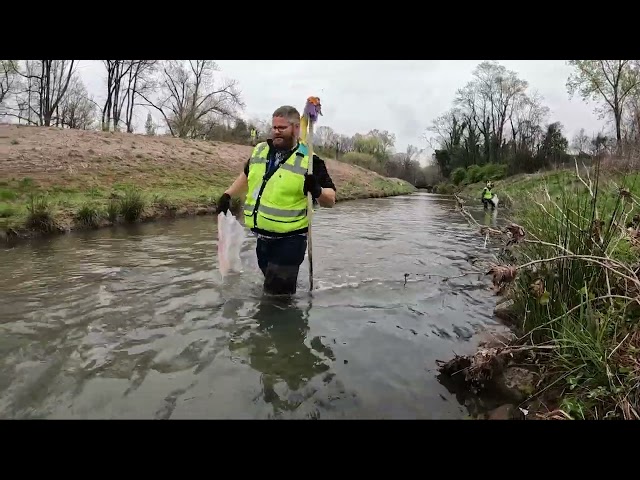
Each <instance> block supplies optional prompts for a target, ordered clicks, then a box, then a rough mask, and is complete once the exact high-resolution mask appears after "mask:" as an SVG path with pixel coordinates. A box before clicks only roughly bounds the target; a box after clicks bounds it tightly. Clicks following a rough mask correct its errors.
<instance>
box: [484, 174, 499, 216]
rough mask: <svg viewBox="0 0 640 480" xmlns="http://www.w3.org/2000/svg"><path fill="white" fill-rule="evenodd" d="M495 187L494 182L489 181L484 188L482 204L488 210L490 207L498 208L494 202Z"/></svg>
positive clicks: (492, 208)
mask: <svg viewBox="0 0 640 480" xmlns="http://www.w3.org/2000/svg"><path fill="white" fill-rule="evenodd" d="M492 188H493V183H491V181H487V185H486V186H485V187H484V188H483V189H482V205H483V206H484V209H485V210H486V209H487V208H488V207H491V210H495V209H496V205H495V204H494V203H493V200H492V199H493V192H492V191H491V189H492Z"/></svg>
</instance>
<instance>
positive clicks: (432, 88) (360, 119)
mask: <svg viewBox="0 0 640 480" xmlns="http://www.w3.org/2000/svg"><path fill="white" fill-rule="evenodd" d="M216 62H217V64H218V65H219V67H220V69H221V72H220V74H221V75H223V76H225V77H228V78H233V79H236V80H237V81H238V82H239V83H240V88H241V90H242V93H243V98H244V101H245V103H246V109H245V111H244V113H243V116H244V117H245V118H247V119H249V118H259V119H263V120H267V119H269V118H270V115H271V113H272V112H273V110H275V109H276V108H277V107H279V106H280V105H284V104H290V105H293V106H296V107H298V108H299V110H301V111H302V108H303V107H304V102H305V100H306V98H307V97H308V96H309V95H316V96H319V97H320V99H321V101H322V110H323V114H324V115H323V116H322V117H320V120H319V122H318V124H317V125H318V126H321V125H326V126H330V127H332V128H333V129H334V130H335V131H336V132H338V133H342V134H346V135H353V134H355V133H357V132H360V133H366V132H368V131H369V130H372V129H374V128H377V129H379V130H389V131H390V132H393V133H395V134H396V139H397V141H396V150H397V151H404V150H405V149H406V147H407V145H409V144H411V145H415V146H417V147H418V148H421V149H422V148H427V149H428V151H429V152H430V151H431V150H430V148H429V147H428V145H427V143H426V141H425V140H424V139H423V138H422V137H423V135H424V133H425V130H426V128H427V127H428V126H429V125H430V123H431V121H432V120H433V119H434V118H436V117H438V116H439V115H441V114H442V113H444V112H445V111H446V110H448V109H449V108H451V106H452V101H453V98H454V96H455V92H456V90H457V89H458V88H460V87H463V86H464V85H465V84H466V83H467V82H469V81H470V80H471V79H472V71H473V69H474V68H475V67H476V66H477V65H478V64H479V63H481V62H482V60H286V61H285V60H217V61H216ZM498 62H499V63H500V64H502V65H504V66H505V67H506V68H508V69H510V70H514V71H515V72H517V74H518V75H519V77H520V78H522V79H524V80H526V81H528V82H529V90H531V91H532V90H537V91H538V92H539V93H540V94H541V95H542V96H543V97H544V103H545V105H546V106H547V107H549V109H550V110H551V112H550V115H549V118H548V121H549V122H551V121H560V122H561V123H562V124H563V126H564V129H565V130H564V133H565V135H566V136H567V137H568V139H569V140H570V141H571V138H572V137H573V135H574V134H575V133H576V132H577V131H578V130H580V128H584V129H585V130H586V132H587V134H588V135H591V134H592V133H596V132H598V131H600V130H601V129H603V128H604V127H605V122H604V121H602V120H599V119H598V118H597V116H596V114H594V113H593V110H594V105H593V104H587V103H585V102H583V101H582V100H581V99H580V98H575V97H574V98H573V99H571V100H570V99H569V95H568V94H567V90H566V86H565V84H566V80H567V77H568V75H569V73H570V71H571V70H570V68H569V67H568V66H567V65H566V62H565V61H564V60H498ZM79 71H80V73H81V74H82V78H83V80H84V81H85V84H86V85H87V88H88V90H89V93H90V94H93V95H94V97H95V98H96V100H98V102H99V103H100V100H103V99H104V93H103V90H104V88H105V86H104V85H105V79H106V73H105V67H104V66H103V64H102V62H100V61H95V60H92V61H89V60H82V61H80V63H79ZM138 108H139V109H140V111H139V112H138V114H137V115H136V117H137V119H138V122H137V128H138V129H142V127H143V124H144V120H145V118H146V114H147V112H146V110H143V108H141V107H138ZM156 114H157V112H155V113H154V112H152V115H154V118H156V119H157V121H160V118H158V117H156Z"/></svg>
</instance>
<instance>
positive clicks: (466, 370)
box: [436, 345, 556, 390]
mask: <svg viewBox="0 0 640 480" xmlns="http://www.w3.org/2000/svg"><path fill="white" fill-rule="evenodd" d="M555 348H556V346H554V345H512V346H505V347H491V348H481V349H479V350H478V351H477V352H476V353H475V354H473V355H468V356H467V355H455V357H454V358H453V359H451V360H449V361H447V362H444V361H442V360H436V364H437V365H438V370H439V371H440V373H442V374H443V375H446V376H448V377H454V376H455V375H459V374H464V381H465V383H467V384H469V385H471V386H472V387H474V388H475V389H476V390H480V389H483V388H485V387H486V386H487V382H488V381H489V380H491V379H493V378H495V377H496V376H497V375H499V374H500V373H502V371H503V370H504V369H505V367H506V366H507V364H508V363H509V362H510V361H520V360H521V359H522V357H521V355H522V354H525V353H529V352H532V351H549V350H553V349H555Z"/></svg>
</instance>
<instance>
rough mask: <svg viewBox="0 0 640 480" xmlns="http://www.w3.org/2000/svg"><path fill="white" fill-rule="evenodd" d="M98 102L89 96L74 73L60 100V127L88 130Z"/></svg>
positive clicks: (93, 118) (94, 116)
mask: <svg viewBox="0 0 640 480" xmlns="http://www.w3.org/2000/svg"><path fill="white" fill-rule="evenodd" d="M97 109H98V104H97V103H96V102H95V101H94V100H93V98H91V97H89V95H88V93H87V88H86V87H85V85H84V83H83V82H82V80H81V79H80V77H79V76H78V75H77V74H76V75H73V77H72V78H71V82H69V88H68V90H67V93H66V95H65V96H64V98H63V99H62V102H60V107H59V116H60V118H59V121H60V124H61V125H62V127H64V126H65V125H66V126H67V127H69V128H76V129H80V130H88V129H90V128H92V127H93V124H94V121H95V119H96V112H97Z"/></svg>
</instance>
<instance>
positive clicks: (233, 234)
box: [218, 210, 245, 277]
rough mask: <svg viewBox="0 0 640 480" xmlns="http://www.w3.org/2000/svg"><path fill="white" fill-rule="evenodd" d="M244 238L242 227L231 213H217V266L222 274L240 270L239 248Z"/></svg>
mask: <svg viewBox="0 0 640 480" xmlns="http://www.w3.org/2000/svg"><path fill="white" fill-rule="evenodd" d="M244 239H245V231H244V227H243V226H242V225H241V224H240V222H238V220H236V218H235V217H234V216H233V214H232V213H231V212H230V211H228V210H227V213H226V214H225V213H222V212H220V213H219V214H218V267H219V268H220V273H221V274H222V276H223V277H224V276H226V275H227V274H228V273H229V272H241V271H242V264H241V262H240V249H241V248H242V243H243V242H244Z"/></svg>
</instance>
